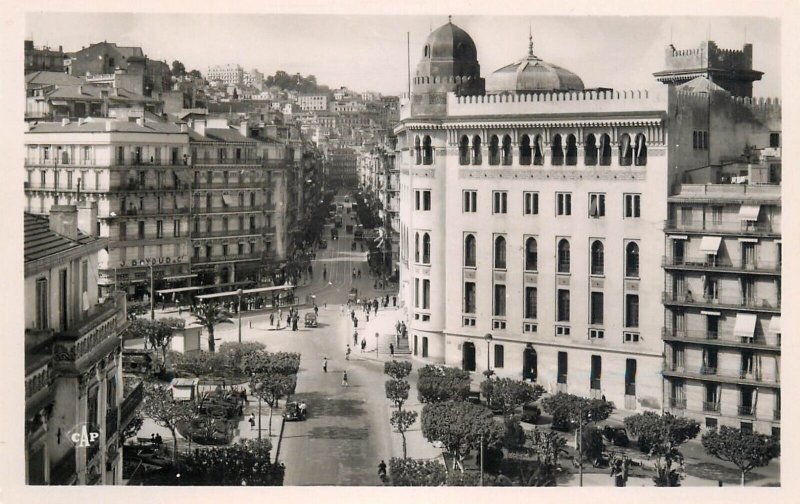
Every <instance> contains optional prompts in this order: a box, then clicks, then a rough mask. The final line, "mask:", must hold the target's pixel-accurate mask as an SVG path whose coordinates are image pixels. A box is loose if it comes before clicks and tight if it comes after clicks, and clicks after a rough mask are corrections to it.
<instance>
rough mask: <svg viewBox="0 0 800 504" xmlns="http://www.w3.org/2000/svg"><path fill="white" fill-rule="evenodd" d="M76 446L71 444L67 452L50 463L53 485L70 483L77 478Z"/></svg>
mask: <svg viewBox="0 0 800 504" xmlns="http://www.w3.org/2000/svg"><path fill="white" fill-rule="evenodd" d="M76 467H77V466H76V463H75V447H74V446H70V447H69V449H67V452H66V453H65V454H64V455H63V456H62V457H61V458H60V459H58V461H57V462H55V463H51V465H50V484H51V485H70V484H72V483H73V482H74V480H75V476H76V475H75V469H76Z"/></svg>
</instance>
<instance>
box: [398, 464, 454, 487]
mask: <svg viewBox="0 0 800 504" xmlns="http://www.w3.org/2000/svg"><path fill="white" fill-rule="evenodd" d="M389 479H390V481H391V484H392V486H442V485H444V482H445V480H446V479H447V473H446V471H445V468H444V466H443V465H442V464H441V463H439V461H438V460H417V459H409V458H392V459H391V460H389Z"/></svg>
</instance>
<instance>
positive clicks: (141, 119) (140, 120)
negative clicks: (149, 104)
mask: <svg viewBox="0 0 800 504" xmlns="http://www.w3.org/2000/svg"><path fill="white" fill-rule="evenodd" d="M136 124H137V125H138V126H144V117H137V118H136Z"/></svg>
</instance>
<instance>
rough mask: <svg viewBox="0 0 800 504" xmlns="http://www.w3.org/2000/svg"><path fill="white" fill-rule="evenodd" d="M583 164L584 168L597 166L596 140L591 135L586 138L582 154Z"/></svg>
mask: <svg viewBox="0 0 800 504" xmlns="http://www.w3.org/2000/svg"><path fill="white" fill-rule="evenodd" d="M583 163H584V164H585V165H586V166H595V165H596V164H597V138H595V136H594V135H593V134H591V133H589V135H587V136H586V146H585V147H584V152H583Z"/></svg>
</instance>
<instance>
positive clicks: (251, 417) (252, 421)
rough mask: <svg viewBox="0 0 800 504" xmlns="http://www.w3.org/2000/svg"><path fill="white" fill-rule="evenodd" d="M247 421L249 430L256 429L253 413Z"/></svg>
mask: <svg viewBox="0 0 800 504" xmlns="http://www.w3.org/2000/svg"><path fill="white" fill-rule="evenodd" d="M247 421H248V422H250V430H253V429H255V428H256V416H255V415H254V414H253V413H250V418H249V419H248V420H247Z"/></svg>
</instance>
